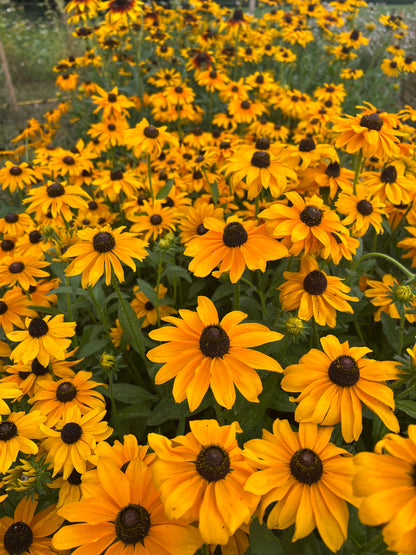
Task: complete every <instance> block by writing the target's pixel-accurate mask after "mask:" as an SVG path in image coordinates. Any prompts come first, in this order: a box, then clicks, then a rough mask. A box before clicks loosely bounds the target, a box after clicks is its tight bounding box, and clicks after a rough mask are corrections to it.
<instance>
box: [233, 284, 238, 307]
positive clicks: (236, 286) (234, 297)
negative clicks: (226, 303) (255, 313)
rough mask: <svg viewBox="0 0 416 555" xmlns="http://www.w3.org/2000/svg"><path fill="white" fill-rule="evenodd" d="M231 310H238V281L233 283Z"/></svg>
mask: <svg viewBox="0 0 416 555" xmlns="http://www.w3.org/2000/svg"><path fill="white" fill-rule="evenodd" d="M233 310H240V282H239V281H237V283H234V292H233Z"/></svg>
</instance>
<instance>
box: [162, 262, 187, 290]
mask: <svg viewBox="0 0 416 555" xmlns="http://www.w3.org/2000/svg"><path fill="white" fill-rule="evenodd" d="M163 276H166V277H167V279H168V281H169V283H170V284H171V285H173V282H174V280H175V279H177V278H182V279H184V280H186V281H188V282H189V283H192V278H191V276H190V274H189V272H188V270H187V269H186V268H182V266H176V265H172V266H167V267H166V270H165V271H164V272H163V273H162V277H163Z"/></svg>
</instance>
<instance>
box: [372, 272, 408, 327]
mask: <svg viewBox="0 0 416 555" xmlns="http://www.w3.org/2000/svg"><path fill="white" fill-rule="evenodd" d="M366 286H367V288H366V289H365V291H364V295H365V296H366V297H368V298H369V299H370V302H371V304H372V305H374V306H376V307H378V308H377V310H376V311H375V313H374V321H375V322H380V319H381V313H382V312H387V314H388V315H389V316H390V317H391V318H395V319H400V313H399V311H398V309H397V306H396V303H397V304H402V305H403V309H404V316H405V318H406V320H407V321H408V322H415V321H416V314H414V313H413V311H414V310H415V308H416V302H415V301H416V298H415V295H414V294H413V290H412V288H411V287H410V286H407V285H401V284H400V283H399V281H398V280H397V279H396V278H395V277H394V276H392V275H391V274H385V275H384V276H383V277H382V280H381V281H378V280H375V279H369V280H367V283H366Z"/></svg>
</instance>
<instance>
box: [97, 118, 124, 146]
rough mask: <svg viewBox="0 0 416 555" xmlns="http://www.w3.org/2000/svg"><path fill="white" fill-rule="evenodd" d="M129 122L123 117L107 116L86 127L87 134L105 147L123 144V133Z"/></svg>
mask: <svg viewBox="0 0 416 555" xmlns="http://www.w3.org/2000/svg"><path fill="white" fill-rule="evenodd" d="M128 128H129V124H128V123H127V121H126V119H125V118H123V117H114V116H112V117H109V118H108V119H104V120H103V121H101V122H100V123H93V124H91V125H90V127H89V129H88V135H91V137H92V138H96V139H98V140H99V141H100V143H101V144H102V145H103V146H104V147H105V148H107V149H108V148H110V147H112V146H116V145H123V144H124V133H125V131H126V130H127V129H128Z"/></svg>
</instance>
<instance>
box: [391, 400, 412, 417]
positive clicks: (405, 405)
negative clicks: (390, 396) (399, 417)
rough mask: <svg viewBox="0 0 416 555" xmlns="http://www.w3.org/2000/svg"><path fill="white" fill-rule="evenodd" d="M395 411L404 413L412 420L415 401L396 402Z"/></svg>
mask: <svg viewBox="0 0 416 555" xmlns="http://www.w3.org/2000/svg"><path fill="white" fill-rule="evenodd" d="M396 410H400V411H401V412H405V413H406V414H407V415H408V416H411V417H412V418H416V402H415V401H406V400H399V401H396Z"/></svg>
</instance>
